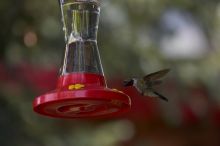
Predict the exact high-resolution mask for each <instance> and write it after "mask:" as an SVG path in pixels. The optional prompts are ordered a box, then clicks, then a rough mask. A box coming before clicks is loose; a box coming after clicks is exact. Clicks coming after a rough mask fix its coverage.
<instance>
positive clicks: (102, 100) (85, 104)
mask: <svg viewBox="0 0 220 146" xmlns="http://www.w3.org/2000/svg"><path fill="white" fill-rule="evenodd" d="M130 106H131V101H130V98H129V96H128V95H126V94H124V93H123V92H121V91H118V90H116V89H109V88H107V87H106V84H105V80H104V76H102V75H97V74H89V73H72V74H68V75H64V76H60V78H59V80H58V85H57V89H56V90H54V91H52V92H49V93H46V94H44V95H41V96H39V97H37V98H35V100H34V101H33V108H34V111H35V112H37V113H40V114H42V115H47V116H51V117H58V118H83V117H84V118H85V117H97V116H114V115H118V114H120V113H124V112H126V111H127V110H128V109H129V108H130Z"/></svg>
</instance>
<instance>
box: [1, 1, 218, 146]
mask: <svg viewBox="0 0 220 146" xmlns="http://www.w3.org/2000/svg"><path fill="white" fill-rule="evenodd" d="M0 19H1V20H0V38H1V39H0V44H1V48H0V145H1V146H12V145H14V146H51V145H52V146H125V145H126V146H219V145H220V96H219V90H220V88H219V87H220V2H219V1H218V0H175V1H171V0H135V1H134V0H120V1H118V0H103V1H102V7H101V16H100V25H99V33H98V45H99V50H100V54H101V59H102V64H103V68H104V71H105V76H106V79H107V81H108V85H109V87H114V88H118V89H120V90H123V91H124V92H126V93H127V94H129V95H130V96H131V98H132V108H131V111H129V112H128V113H126V114H124V115H122V116H120V117H114V118H111V119H110V118H109V119H96V120H95V119H93V120H89V119H84V120H80V119H75V120H63V119H53V118H48V117H44V116H40V115H38V114H35V113H34V112H33V110H32V101H33V99H34V98H35V97H37V96H39V95H41V94H43V93H45V92H47V91H50V90H53V89H55V87H56V81H57V77H58V75H59V68H60V67H61V62H62V58H63V54H64V47H65V44H64V33H63V31H62V23H61V14H60V8H59V6H58V1H57V0H46V1H45V0H44V1H40V0H19V1H12V0H1V3H0ZM163 68H170V69H171V72H170V73H169V75H168V76H167V78H165V81H164V84H163V85H162V86H161V87H160V89H158V90H159V91H160V92H161V93H163V94H164V95H165V96H167V97H168V98H169V102H168V103H166V102H164V101H161V100H159V99H156V98H146V99H145V98H143V97H141V96H140V95H139V94H138V93H137V91H136V90H135V89H134V88H127V89H125V88H123V87H122V81H123V79H125V78H129V77H134V76H143V75H145V74H148V73H151V72H154V71H157V70H160V69H163Z"/></svg>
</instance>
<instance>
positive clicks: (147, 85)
mask: <svg viewBox="0 0 220 146" xmlns="http://www.w3.org/2000/svg"><path fill="white" fill-rule="evenodd" d="M169 71H170V69H163V70H160V71H157V72H154V73H150V74H148V75H146V76H144V77H142V78H131V79H128V80H124V86H125V87H127V86H134V87H135V88H136V89H137V91H138V92H139V93H140V94H141V95H142V96H150V97H158V98H160V99H162V100H165V101H168V99H167V98H166V97H165V96H163V95H161V94H160V93H158V92H157V91H156V90H155V89H154V86H156V85H160V84H161V83H162V80H160V79H161V78H162V77H164V76H165V75H166V74H167V73H168V72H169Z"/></svg>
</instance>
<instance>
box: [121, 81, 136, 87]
mask: <svg viewBox="0 0 220 146" xmlns="http://www.w3.org/2000/svg"><path fill="white" fill-rule="evenodd" d="M133 83H134V81H133V80H125V81H124V82H123V84H124V86H125V87H127V86H133Z"/></svg>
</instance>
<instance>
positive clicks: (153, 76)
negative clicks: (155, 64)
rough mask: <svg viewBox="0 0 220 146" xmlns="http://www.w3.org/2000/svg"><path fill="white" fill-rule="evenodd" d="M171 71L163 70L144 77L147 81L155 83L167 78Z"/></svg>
mask: <svg viewBox="0 0 220 146" xmlns="http://www.w3.org/2000/svg"><path fill="white" fill-rule="evenodd" d="M169 71H170V69H163V70H160V71H157V72H154V73H151V74H148V75H146V76H144V80H145V81H154V80H157V79H160V78H162V77H163V76H165V75H166V74H167V73H168V72H169Z"/></svg>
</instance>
